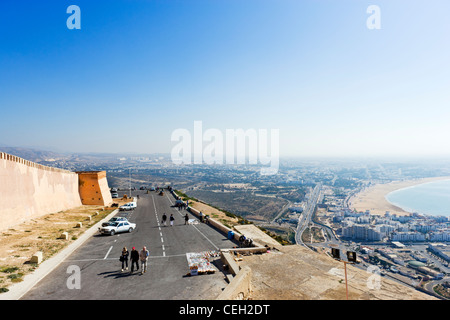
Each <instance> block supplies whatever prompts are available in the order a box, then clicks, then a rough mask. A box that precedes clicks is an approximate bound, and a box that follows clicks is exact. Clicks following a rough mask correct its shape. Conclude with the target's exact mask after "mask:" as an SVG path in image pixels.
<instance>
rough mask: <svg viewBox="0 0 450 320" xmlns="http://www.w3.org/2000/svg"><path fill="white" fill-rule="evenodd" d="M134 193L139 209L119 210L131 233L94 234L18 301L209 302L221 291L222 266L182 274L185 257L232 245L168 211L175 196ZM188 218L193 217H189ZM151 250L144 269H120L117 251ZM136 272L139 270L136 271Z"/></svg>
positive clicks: (174, 210) (203, 226)
mask: <svg viewBox="0 0 450 320" xmlns="http://www.w3.org/2000/svg"><path fill="white" fill-rule="evenodd" d="M137 194H139V199H138V200H137V203H138V207H137V208H136V209H135V210H133V211H131V212H127V213H124V212H120V213H119V214H118V215H119V216H125V217H127V218H128V220H129V221H130V222H133V223H136V224H137V227H136V230H134V231H133V232H131V233H119V234H115V235H113V236H109V235H100V234H96V235H94V236H93V237H92V238H91V239H89V240H87V241H86V242H85V243H84V244H83V245H82V246H81V247H80V248H78V249H77V250H76V251H75V252H74V253H73V254H72V255H70V256H69V257H68V258H66V259H65V260H64V261H63V262H62V263H61V264H59V265H58V266H57V267H56V268H55V269H54V270H53V271H52V272H51V273H50V274H49V275H47V276H46V277H45V278H44V279H42V280H41V281H40V282H39V283H38V284H37V285H35V286H34V287H33V288H32V289H31V290H30V291H28V292H27V293H26V294H25V295H24V296H23V297H22V299H23V300H34V299H39V300H45V299H47V300H71V299H77V300H79V299H81V300H94V299H117V300H119V299H120V300H124V299H133V300H136V299H148V300H161V299H164V300H181V299H183V300H184V299H214V298H215V297H216V296H217V295H219V294H220V293H221V292H222V290H223V288H225V287H226V285H227V283H226V282H225V278H224V274H223V273H222V271H223V270H222V263H221V261H220V258H217V260H216V261H215V263H214V265H215V266H216V268H217V270H218V271H216V272H215V273H213V274H203V275H197V276H187V274H188V273H189V268H188V263H187V258H186V253H189V252H203V251H218V250H220V249H223V248H232V247H234V246H236V245H237V244H236V243H234V242H232V241H231V240H228V239H227V237H226V236H225V235H223V234H221V233H219V232H218V231H217V230H215V229H213V228H211V227H210V226H208V225H206V224H203V223H198V224H191V225H185V224H184V215H185V214H186V213H187V211H185V210H182V211H179V210H178V209H177V208H174V207H171V206H172V205H173V203H174V202H175V201H174V198H173V196H172V195H171V194H170V193H169V192H166V193H165V195H163V196H161V195H159V194H157V193H156V192H151V191H150V193H148V194H147V193H145V191H133V196H136V195H137ZM164 212H165V213H166V214H167V216H168V217H169V216H170V214H173V216H174V217H175V222H174V225H173V226H170V225H169V223H168V224H167V226H163V225H162V224H161V223H162V222H161V216H162V215H163V213H164ZM189 218H190V219H195V220H196V221H197V219H196V218H195V217H194V216H192V215H191V214H189ZM133 246H134V247H136V249H137V250H141V249H142V247H143V246H146V247H147V249H148V250H149V251H150V258H149V261H148V271H147V272H146V273H144V274H143V275H141V273H140V272H136V271H135V272H134V273H132V274H131V273H130V272H129V271H130V270H128V271H124V272H122V271H121V262H120V261H119V256H120V254H121V251H122V248H123V247H127V249H128V250H129V251H130V252H131V248H132V247H133ZM74 268H75V269H78V270H80V273H79V275H80V277H79V279H80V284H81V285H80V287H79V288H73V286H71V285H68V283H70V281H72V280H71V279H73V278H71V277H72V275H73V272H72V271H71V270H74ZM139 271H140V270H139Z"/></svg>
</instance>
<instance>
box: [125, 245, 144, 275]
mask: <svg viewBox="0 0 450 320" xmlns="http://www.w3.org/2000/svg"><path fill="white" fill-rule="evenodd" d="M149 256H150V251H149V250H148V249H147V248H146V247H145V246H144V247H143V248H142V250H141V251H137V250H136V247H133V248H132V249H131V253H130V252H128V250H127V248H126V247H124V248H123V249H122V254H121V255H120V261H121V262H122V272H123V271H124V270H128V258H130V263H131V271H130V273H133V271H134V266H136V271H139V262H140V263H141V274H144V273H145V272H147V261H148V257H149Z"/></svg>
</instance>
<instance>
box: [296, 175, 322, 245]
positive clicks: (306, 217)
mask: <svg viewBox="0 0 450 320" xmlns="http://www.w3.org/2000/svg"><path fill="white" fill-rule="evenodd" d="M321 187H322V184H321V183H318V184H317V185H316V186H315V187H314V189H313V191H312V192H311V194H310V196H309V199H308V202H307V204H306V208H305V210H303V213H302V214H301V215H300V217H299V219H298V224H297V230H296V232H295V242H296V243H297V244H299V245H303V246H305V247H306V245H305V244H304V243H303V240H302V234H303V232H304V231H305V229H306V228H307V227H308V226H309V223H310V222H311V218H312V215H313V214H314V210H315V208H316V205H317V202H318V201H319V198H320V192H321Z"/></svg>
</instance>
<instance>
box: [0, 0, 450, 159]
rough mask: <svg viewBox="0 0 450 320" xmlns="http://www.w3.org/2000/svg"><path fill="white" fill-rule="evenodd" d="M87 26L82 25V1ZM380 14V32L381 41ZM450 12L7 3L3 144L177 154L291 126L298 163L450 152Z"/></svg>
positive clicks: (353, 4)
mask: <svg viewBox="0 0 450 320" xmlns="http://www.w3.org/2000/svg"><path fill="white" fill-rule="evenodd" d="M72 4H75V5H78V6H79V7H80V9H81V30H69V29H68V28H67V27H66V20H67V18H68V17H69V14H67V13H66V9H67V7H68V6H69V5H72ZM369 5H378V6H379V8H380V10H381V30H369V29H368V28H367V27H366V20H367V19H368V17H369V16H370V14H368V13H367V12H366V9H367V7H368V6H369ZM449 9H450V2H449V1H447V0H442V1H439V0H433V1H406V0H404V1H402V0H398V1H382V0H372V1H363V0H341V1H335V0H334V1H333V0H328V1H325V0H322V1H321V0H315V1H312V0H309V1H308V0H307V1H298V0H297V1H292V0H277V1H275V0H272V1H267V0H202V1H197V0H183V1H181V0H180V1H174V0H121V1H84V0H72V1H63V0H59V1H39V2H38V1H22V0H4V1H1V2H0V111H1V117H0V144H2V145H8V146H36V147H44V148H53V149H59V150H62V151H70V152H92V151H99V152H141V153H153V152H170V150H171V148H172V147H173V143H172V142H171V141H170V137H171V133H172V132H173V131H174V130H175V129H177V128H186V129H188V130H192V129H193V124H194V121H196V120H201V121H203V127H204V128H205V129H207V128H217V129H219V130H223V131H224V130H225V129H237V128H243V129H250V128H254V129H279V130H280V153H281V155H289V156H316V155H318V156H354V155H360V156H372V155H395V156H413V155H422V156H433V155H440V154H449V153H450V139H448V137H450V125H449V120H450V77H449V74H450V61H449V60H450V59H449V57H450V41H449V40H450V19H449V18H448V12H449Z"/></svg>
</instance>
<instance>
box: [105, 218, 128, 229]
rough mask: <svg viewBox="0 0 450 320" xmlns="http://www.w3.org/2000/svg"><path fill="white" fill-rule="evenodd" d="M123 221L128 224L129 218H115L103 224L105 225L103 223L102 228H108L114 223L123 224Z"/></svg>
mask: <svg viewBox="0 0 450 320" xmlns="http://www.w3.org/2000/svg"><path fill="white" fill-rule="evenodd" d="M121 221H126V222H128V219H127V218H124V217H114V218H111V219H109V220H108V221H106V222H103V223H102V227H106V226H108V225H110V224H111V223H114V222H121Z"/></svg>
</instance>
